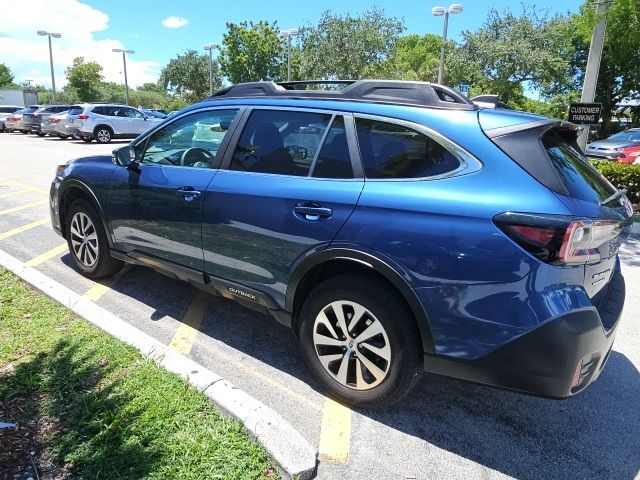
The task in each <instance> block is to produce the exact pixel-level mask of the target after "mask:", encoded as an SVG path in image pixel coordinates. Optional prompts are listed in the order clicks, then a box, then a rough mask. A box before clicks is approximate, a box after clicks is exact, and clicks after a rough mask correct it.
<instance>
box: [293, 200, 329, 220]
mask: <svg viewBox="0 0 640 480" xmlns="http://www.w3.org/2000/svg"><path fill="white" fill-rule="evenodd" d="M293 211H294V212H295V213H297V214H298V215H299V216H302V217H303V218H304V219H305V220H312V221H317V220H320V219H321V218H329V217H330V216H331V215H332V214H333V210H331V209H330V208H324V207H321V206H320V205H318V204H315V203H313V204H302V205H296V206H295V207H293Z"/></svg>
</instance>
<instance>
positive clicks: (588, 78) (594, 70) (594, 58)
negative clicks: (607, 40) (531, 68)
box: [578, 0, 611, 152]
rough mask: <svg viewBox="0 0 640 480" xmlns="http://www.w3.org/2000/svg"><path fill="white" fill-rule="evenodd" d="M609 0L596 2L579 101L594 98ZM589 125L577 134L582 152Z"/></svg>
mask: <svg viewBox="0 0 640 480" xmlns="http://www.w3.org/2000/svg"><path fill="white" fill-rule="evenodd" d="M610 3H611V2H610V0H599V1H598V2H597V3H596V16H597V17H598V23H596V24H595V26H594V27H593V33H592V35H591V45H589V56H588V57H587V67H586V69H585V74H584V83H583V84H582V95H581V96H580V102H581V103H593V101H594V100H595V98H596V84H597V83H598V73H599V71H600V60H601V58H602V48H603V46H604V32H605V29H606V27H607V17H606V15H605V14H606V13H607V8H608V7H609V4H610ZM590 128H591V126H590V125H587V126H586V127H585V128H583V129H582V131H581V132H580V135H578V146H579V147H580V148H581V149H582V151H583V152H584V151H585V149H586V148H587V141H588V137H589V129H590Z"/></svg>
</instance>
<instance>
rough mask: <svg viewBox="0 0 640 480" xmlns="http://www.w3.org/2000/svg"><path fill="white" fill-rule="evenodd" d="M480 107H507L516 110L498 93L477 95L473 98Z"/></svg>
mask: <svg viewBox="0 0 640 480" xmlns="http://www.w3.org/2000/svg"><path fill="white" fill-rule="evenodd" d="M471 101H472V102H473V103H475V104H476V105H477V106H479V107H484V108H506V109H507V110H514V108H513V107H510V106H509V105H507V104H506V103H504V102H503V101H501V100H500V99H499V98H498V95H477V96H475V97H473V98H472V99H471Z"/></svg>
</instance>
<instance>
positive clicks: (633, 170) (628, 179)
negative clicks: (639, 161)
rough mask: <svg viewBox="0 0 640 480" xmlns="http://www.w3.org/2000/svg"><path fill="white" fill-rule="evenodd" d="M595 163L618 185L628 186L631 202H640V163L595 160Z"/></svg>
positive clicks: (601, 171) (603, 173)
mask: <svg viewBox="0 0 640 480" xmlns="http://www.w3.org/2000/svg"><path fill="white" fill-rule="evenodd" d="M593 165H594V166H595V167H596V168H597V169H598V171H599V172H600V173H601V174H602V175H604V176H605V177H606V178H607V180H609V181H610V182H611V183H613V184H614V185H615V186H616V187H618V188H626V189H627V197H628V198H629V200H631V203H633V204H640V165H629V164H626V163H616V162H593ZM637 210H638V208H637V205H636V211H637Z"/></svg>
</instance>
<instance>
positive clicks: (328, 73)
mask: <svg viewBox="0 0 640 480" xmlns="http://www.w3.org/2000/svg"><path fill="white" fill-rule="evenodd" d="M403 31H404V24H403V22H402V21H401V20H398V19H397V18H390V17H386V16H385V15H384V11H383V10H380V9H378V8H377V7H374V8H373V9H371V10H367V11H366V12H364V13H363V14H362V15H361V16H359V17H352V16H351V15H349V14H347V15H345V16H340V15H334V14H333V13H331V11H330V10H327V11H325V12H324V13H323V14H322V17H321V18H320V22H319V23H318V25H315V26H313V25H310V24H309V25H306V26H305V27H304V28H303V29H302V32H301V42H302V73H303V74H304V75H305V76H306V77H308V78H319V79H335V78H341V79H359V78H363V77H365V76H367V75H368V74H369V72H375V71H376V70H377V69H379V67H380V64H381V63H382V62H383V61H384V60H385V59H386V58H387V57H388V55H389V53H390V51H391V47H392V46H393V44H394V43H395V42H396V40H397V39H398V36H399V35H400V33H402V32H403Z"/></svg>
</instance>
